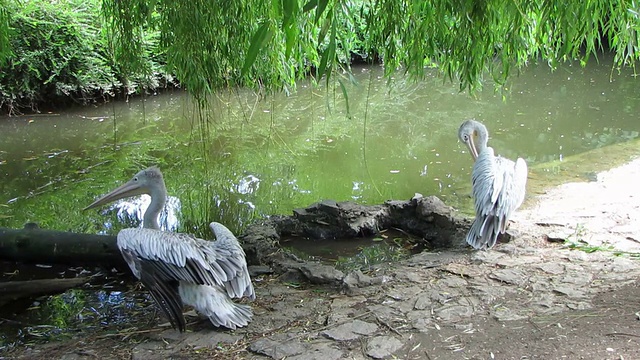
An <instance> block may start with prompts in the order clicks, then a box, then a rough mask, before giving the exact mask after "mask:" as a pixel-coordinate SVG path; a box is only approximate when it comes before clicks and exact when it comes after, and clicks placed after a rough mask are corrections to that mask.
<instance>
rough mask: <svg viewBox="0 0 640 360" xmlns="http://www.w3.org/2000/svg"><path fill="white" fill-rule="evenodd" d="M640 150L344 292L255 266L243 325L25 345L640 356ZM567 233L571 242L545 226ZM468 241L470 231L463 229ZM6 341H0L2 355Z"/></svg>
mask: <svg viewBox="0 0 640 360" xmlns="http://www.w3.org/2000/svg"><path fill="white" fill-rule="evenodd" d="M639 182H640V159H638V160H634V161H632V162H631V163H629V164H627V165H624V166H622V167H619V168H616V169H613V170H611V171H607V172H604V173H601V174H599V175H598V178H597V181H595V182H590V183H571V184H565V185H562V186H560V187H558V188H555V189H552V190H550V191H548V192H547V193H546V194H544V195H541V196H540V197H538V202H537V203H536V204H533V205H529V208H528V209H524V210H522V211H520V212H518V213H517V216H516V219H515V220H516V222H515V223H514V224H513V226H512V227H513V229H515V230H516V231H517V232H518V233H520V234H522V235H521V236H519V237H517V238H515V239H514V240H513V241H511V242H510V243H506V244H499V245H497V246H496V247H495V248H494V249H493V250H491V251H482V252H474V251H467V250H464V251H448V252H440V253H421V254H418V255H416V256H414V257H412V258H410V259H408V260H407V261H404V262H402V263H400V264H394V265H392V266H381V267H379V268H378V269H377V271H375V272H374V273H372V274H367V275H363V274H352V275H351V276H350V278H349V279H346V281H345V288H344V289H343V291H342V292H340V291H336V289H332V288H331V289H330V288H319V287H314V286H312V285H306V288H301V287H294V286H287V285H286V284H284V283H282V282H281V281H279V280H276V279H272V278H269V277H258V278H256V285H257V293H258V298H259V299H260V300H259V301H257V302H256V303H255V304H254V305H255V312H256V316H255V318H254V321H253V322H252V323H251V324H250V326H248V327H247V328H246V329H241V330H237V331H233V332H230V331H218V330H212V329H210V328H209V327H208V326H207V324H206V323H199V324H195V325H194V324H191V325H189V328H190V329H191V330H194V331H193V332H190V333H187V334H182V335H181V334H178V333H176V332H174V331H173V330H170V329H165V330H163V329H162V328H156V329H148V328H147V329H146V330H144V331H147V332H145V333H134V332H133V331H130V332H129V333H122V334H120V335H115V336H112V335H109V336H92V337H90V338H89V337H79V338H77V339H73V340H71V341H68V342H61V343H55V344H47V345H44V346H36V347H33V348H29V349H20V350H19V351H18V350H16V351H14V352H13V353H10V354H7V355H5V356H6V357H7V358H17V359H26V358H29V359H37V358H43V359H44V358H46V359H51V358H61V359H93V358H100V359H109V358H133V359H160V358H174V359H194V358H203V359H204V358H207V359H209V358H214V357H215V358H217V359H228V358H229V359H230V358H247V359H267V358H275V359H283V358H287V359H300V360H302V359H305V360H310V359H342V358H349V359H370V358H375V359H379V358H390V357H396V358H402V359H429V360H435V359H492V358H495V359H560V358H567V359H640V346H639V345H640V330H639V328H640V321H639V320H638V312H639V311H640V289H639V287H638V283H637V281H636V279H638V277H639V276H640V262H639V261H640V260H635V259H633V258H632V257H631V256H629V254H623V255H622V256H615V255H614V253H613V252H612V251H604V249H605V248H608V247H610V248H611V249H613V250H617V251H633V252H640V243H639V240H640V222H639V220H640V195H636V194H634V193H633V192H632V191H630V190H626V189H631V185H633V184H637V183H639ZM567 236H569V237H570V239H571V241H573V242H574V243H575V244H576V246H577V247H582V248H585V249H586V247H587V246H599V248H598V249H599V250H598V251H594V252H591V253H589V252H586V251H581V250H571V249H569V248H567V247H565V246H563V245H562V244H560V243H554V242H550V241H547V240H546V239H547V238H548V237H551V238H557V237H563V238H564V237H567ZM461 241H463V240H462V239H461ZM1 357H2V355H0V358H1Z"/></svg>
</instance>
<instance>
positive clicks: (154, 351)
mask: <svg viewBox="0 0 640 360" xmlns="http://www.w3.org/2000/svg"><path fill="white" fill-rule="evenodd" d="M168 356H169V351H167V350H165V343H163V342H161V341H149V342H144V343H141V344H138V345H136V347H134V348H133V350H132V351H131V359H132V360H146V359H163V358H167V357H168Z"/></svg>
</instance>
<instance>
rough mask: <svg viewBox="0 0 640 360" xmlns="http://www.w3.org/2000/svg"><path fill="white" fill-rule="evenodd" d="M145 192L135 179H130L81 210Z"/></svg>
mask: <svg viewBox="0 0 640 360" xmlns="http://www.w3.org/2000/svg"><path fill="white" fill-rule="evenodd" d="M146 193H147V192H146V191H145V190H144V189H143V188H142V187H141V186H140V183H138V182H137V181H133V180H130V181H128V182H126V183H124V184H122V185H121V186H119V187H118V188H116V189H114V190H113V191H111V192H110V193H108V194H106V195H104V196H102V197H101V198H99V199H98V200H96V201H94V202H92V203H91V205H89V206H87V207H86V208H84V209H82V210H88V209H93V208H95V207H98V206H101V205H105V204H108V203H111V202H114V201H116V200H120V199H124V198H127V197H131V196H135V195H142V194H146Z"/></svg>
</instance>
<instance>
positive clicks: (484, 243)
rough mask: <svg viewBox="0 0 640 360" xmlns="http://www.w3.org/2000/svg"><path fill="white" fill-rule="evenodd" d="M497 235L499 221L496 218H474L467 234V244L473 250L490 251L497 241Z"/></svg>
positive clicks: (491, 216) (490, 216) (489, 216)
mask: <svg viewBox="0 0 640 360" xmlns="http://www.w3.org/2000/svg"><path fill="white" fill-rule="evenodd" d="M498 233H500V219H499V218H498V217H497V216H493V215H488V216H482V217H477V216H476V218H475V219H474V220H473V223H472V224H471V228H470V229H469V233H468V234H467V243H468V244H469V245H471V246H473V248H474V249H491V248H492V247H493V246H494V245H495V244H496V241H497V240H498Z"/></svg>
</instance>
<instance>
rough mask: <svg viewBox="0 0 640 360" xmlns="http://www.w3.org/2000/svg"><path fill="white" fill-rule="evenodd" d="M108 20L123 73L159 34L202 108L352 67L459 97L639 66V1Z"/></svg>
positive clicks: (0, 26) (247, 8) (378, 5)
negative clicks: (445, 86)
mask: <svg viewBox="0 0 640 360" xmlns="http://www.w3.org/2000/svg"><path fill="white" fill-rule="evenodd" d="M8 1H11V0H0V60H2V58H3V55H5V56H6V54H7V51H9V50H8V48H7V47H6V44H7V43H8V41H7V36H8V35H7V34H8V30H9V29H8V25H7V24H8V22H7V17H8V16H10V14H7V9H8V5H7V2H8ZM14 1H15V0H14ZM23 1H29V0H23ZM103 12H104V15H105V17H106V19H107V23H108V24H110V29H109V30H110V31H112V34H113V36H112V38H113V41H114V42H115V47H114V48H115V49H116V51H115V52H116V58H117V60H118V63H119V64H121V66H122V67H123V68H124V69H125V70H127V71H131V72H143V71H144V70H145V69H144V66H145V62H144V61H142V60H143V57H144V56H149V54H147V53H146V52H145V51H144V49H145V41H146V40H145V39H146V38H145V32H147V31H159V34H160V47H159V48H161V49H164V54H162V55H163V56H165V57H166V64H167V67H168V70H169V71H171V72H173V73H174V74H175V75H176V76H177V78H178V79H179V80H180V81H181V83H182V84H183V85H184V86H185V87H186V88H187V89H188V90H189V91H190V92H191V93H192V94H193V95H194V96H195V97H196V98H197V99H205V98H206V95H207V94H209V93H210V92H211V91H213V90H214V89H216V88H219V87H221V86H228V85H236V84H238V85H244V86H252V87H263V86H264V87H266V88H270V89H282V88H284V89H285V90H287V89H289V88H292V87H293V86H295V80H296V79H298V78H300V77H303V76H307V75H309V74H310V75H313V76H315V78H317V79H320V78H321V77H322V76H325V79H326V80H327V81H329V79H330V78H332V76H333V75H335V74H338V73H340V74H342V73H343V72H341V71H340V72H338V71H339V70H341V69H342V68H347V69H348V66H349V63H350V60H351V59H352V58H353V57H354V56H357V57H362V58H363V59H365V60H379V61H381V62H383V63H384V65H385V69H386V72H387V74H390V73H392V72H393V71H396V70H397V69H402V70H403V71H407V72H408V73H410V74H411V75H414V76H416V77H418V78H419V77H421V76H423V75H424V74H425V68H429V67H437V68H438V69H440V70H441V71H442V72H443V73H444V74H445V75H446V76H447V77H448V78H450V79H451V80H452V81H459V83H460V87H461V89H465V88H475V87H477V86H479V85H480V84H481V81H482V77H483V76H484V75H486V74H489V75H490V76H492V77H493V78H494V79H495V80H496V81H498V83H502V82H503V81H504V80H505V79H506V78H507V77H508V76H509V74H510V73H511V71H512V69H513V68H516V69H517V68H518V67H522V66H524V65H526V64H527V62H528V61H530V60H532V59H535V60H537V59H542V60H546V61H548V62H549V64H550V65H551V66H555V65H556V64H557V63H558V62H561V61H566V60H573V59H579V60H581V61H582V62H583V63H584V62H585V61H586V60H587V58H588V57H589V56H591V55H592V54H595V53H596V52H599V51H612V52H613V53H614V54H615V62H616V64H617V65H630V66H633V65H634V64H635V61H636V59H637V58H638V43H639V41H638V40H639V38H638V28H639V25H640V20H639V13H640V6H639V5H638V3H637V2H636V1H635V0H632V1H621V0H613V1H605V0H586V1H562V0H431V1H418V0H272V1H264V0H234V1H229V0H103ZM333 78H337V79H338V81H342V80H343V77H342V76H340V77H337V76H334V77H333Z"/></svg>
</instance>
